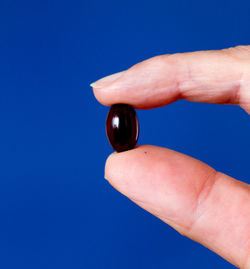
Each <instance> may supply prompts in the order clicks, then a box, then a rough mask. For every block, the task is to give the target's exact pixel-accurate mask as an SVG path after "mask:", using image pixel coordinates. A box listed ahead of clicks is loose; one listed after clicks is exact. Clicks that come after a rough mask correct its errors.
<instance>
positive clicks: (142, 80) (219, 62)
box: [91, 46, 250, 114]
mask: <svg viewBox="0 0 250 269" xmlns="http://www.w3.org/2000/svg"><path fill="white" fill-rule="evenodd" d="M91 86H92V87H93V90H94V94H95V96H96V98H97V99H98V100H99V102H101V103H102V104H104V105H112V104H115V103H126V104H130V105H132V106H133V107H135V108H139V109H147V108H155V107H160V106H164V105H167V104H169V103H172V102H174V101H176V100H178V99H185V100H188V101H194V102H205V103H217V104H237V105H240V106H241V107H242V108H244V109H245V110H246V111H247V112H248V113H249V114H250V90H249V89H250V46H238V47H235V48H230V49H225V50H218V51H215V50H214V51H200V52H191V53H177V54H171V55H168V54H167V55H162V56H155V57H153V58H150V59H148V60H145V61H143V62H141V63H138V64H136V65H134V66H132V67H131V68H129V69H127V70H125V71H124V72H119V73H116V74H113V75H111V76H109V77H105V78H104V79H101V80H98V81H97V82H95V83H92V84H91Z"/></svg>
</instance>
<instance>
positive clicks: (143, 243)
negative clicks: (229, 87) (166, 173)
mask: <svg viewBox="0 0 250 269" xmlns="http://www.w3.org/2000/svg"><path fill="white" fill-rule="evenodd" d="M249 14H250V2H249V1H229V0H221V1H218V0H210V1H199V0H189V1H184V0H182V1H181V0H175V1H174V0H172V1H170V0H167V1H164V0H162V1H159V0H155V1H147V0H140V1H137V0H127V1H119V0H116V1H111V0H107V1H97V0H89V1H86V0H82V1H76V0H71V1H63V0H60V1H59V0H52V1H49V0H39V1H27V0H23V1H14V0H13V1H12V0H2V1H1V2H0V124H1V132H0V268H4V269H5V268H25V269H29V268H32V269H34V268H53V269H54V268H60V269H61V268H74V269H78V268H87V269H94V268H98V269H102V268H105V269H106V268H109V269H117V268H119V269H123V268H124V269H125V268H126V269H127V268H131V269H135V268H143V269H147V268H154V269H161V268H164V269H165V268H203V269H205V268H228V269H229V268H234V266H232V265H230V264H229V263H228V262H226V261H224V260H223V259H222V258H220V257H219V256H217V255H216V254H214V253H212V252H211V251H210V250H208V249H206V248H204V247H203V246H201V245H199V244H197V243H195V242H192V241H191V240H189V239H187V238H184V237H182V236H181V235H179V234H178V233H177V232H175V231H174V230H173V229H172V228H170V227H168V226H167V225H165V224H164V223H163V222H161V221H160V220H158V219H157V218H155V217H153V216H152V215H150V214H149V213H147V212H145V211H144V210H142V209H140V208H139V207H137V206H136V205H134V204H133V203H132V202H131V201H129V200H128V199H127V198H125V197H124V196H122V195H120V194H119V193H118V192H117V191H116V190H114V189H113V188H112V187H111V186H110V185H109V184H108V183H107V181H105V180H104V178H103V173H104V163H105V160H106V157H107V156H108V155H109V154H110V153H111V152H112V149H111V147H110V145H109V144H108V142H107V139H106V135H105V118H106V114H107V112H108V108H107V107H104V106H102V105H100V104H99V103H98V102H97V101H96V100H95V98H94V96H93V93H92V89H91V88H90V87H89V84H90V83H91V82H93V81H95V80H96V79H99V78H101V77H103V76H105V75H109V74H111V73H115V72H118V71H121V70H124V69H126V68H129V67H130V66H131V65H133V64H135V63H137V62H139V61H142V60H145V59H147V58H149V57H152V56H155V55H160V54H165V53H175V52H186V51H195V50H206V49H221V48H226V47H230V46H234V45H237V44H241V45H243V44H250V35H249V26H250V16H249ZM138 115H139V119H140V125H141V134H140V139H139V144H154V145H160V146H165V147H169V148H171V149H174V150H177V151H180V152H183V153H186V154H189V155H191V156H193V157H196V158H198V159H200V160H202V161H204V162H207V163H208V164H210V165H211V166H213V167H214V168H216V169H218V170H220V171H222V172H224V173H227V174H229V175H231V176H233V177H236V178H238V179H240V180H243V181H245V182H247V180H248V183H249V180H250V175H249V150H250V141H249V133H250V124H249V123H250V121H249V117H248V115H247V114H246V113H245V112H244V111H243V110H241V109H240V108H238V107H234V106H218V105H211V104H198V103H189V102H186V101H179V102H177V103H175V104H171V105H170V106H167V107H164V108H158V109H155V110H147V111H146V110H144V111H143V110H140V111H138Z"/></svg>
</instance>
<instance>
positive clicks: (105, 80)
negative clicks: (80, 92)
mask: <svg viewBox="0 0 250 269" xmlns="http://www.w3.org/2000/svg"><path fill="white" fill-rule="evenodd" d="M123 72H124V71H122V72H118V73H115V74H112V75H110V76H107V77H104V78H102V79H99V80H97V81H95V82H93V83H91V84H90V86H91V87H93V88H95V89H96V88H102V87H104V86H107V85H108V84H110V83H112V82H113V81H115V80H116V79H118V78H119V77H120V76H121V75H122V74H123Z"/></svg>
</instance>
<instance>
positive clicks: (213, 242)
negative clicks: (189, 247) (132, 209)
mask: <svg viewBox="0 0 250 269" xmlns="http://www.w3.org/2000/svg"><path fill="white" fill-rule="evenodd" d="M92 87H93V89H94V94H95V96H96V98H97V99H98V100H99V101H100V102H101V103H102V104H104V105H111V104H114V103H127V104H131V105H132V106H134V107H135V108H141V109H147V108H154V107H159V106H163V105H167V104H169V103H171V102H174V101H176V100H178V99H181V98H182V99H186V100H189V101H194V102H209V103H218V104H238V105H240V106H241V107H242V108H244V109H245V110H246V111H247V112H248V113H249V114H250V46H245V47H243V46H239V47H235V48H230V49H226V50H221V51H201V52H193V53H183V54H173V55H163V56H156V57H153V58H151V59H149V60H146V61H144V62H141V63H138V64H136V65H134V66H132V67H131V68H130V69H128V70H126V71H125V72H122V73H117V74H114V75H112V76H110V77H106V78H104V79H102V80H99V81H97V82H95V83H93V84H92ZM105 178H106V179H107V180H108V181H109V182H110V183H111V184H112V185H113V186H114V187H115V188H116V189H118V190H119V191H120V192H121V193H123V194H124V195H126V196H127V197H128V198H130V199H131V200H132V201H134V202H135V203H136V204H138V205H140V206H141V207H143V208H144V209H146V210H147V211H149V212H151V213H152V214H154V215H155V216H157V217H159V218H160V219H162V220H163V221H164V222H166V223H167V224H169V225H171V226H172V227H173V228H175V229H176V230H177V231H179V232H180V233H181V234H183V235H185V236H187V237H189V238H191V239H193V240H195V241H197V242H200V243H201V244H203V245H204V246H206V247H208V248H209V249H211V250H213V251H214V252H216V253H218V254H219V255H221V256H222V257H224V258H225V259H226V260H228V261H229V262H231V263H232V264H234V265H236V266H238V267H240V268H244V269H250V186H249V185H248V184H245V183H243V182H240V181H237V180H236V179H233V178H231V177H229V176H227V175H225V174H222V173H219V172H216V171H215V170H214V169H212V168H211V167H209V166H207V165H206V164H204V163H202V162H200V161H198V160H195V159H193V158H191V157H188V156H186V155H183V154H180V153H177V152H174V151H172V150H169V149H164V148H160V147H155V146H148V145H144V146H138V147H136V148H135V149H133V150H130V151H126V152H122V153H113V154H111V155H110V157H109V158H108V160H107V162H106V167H105Z"/></svg>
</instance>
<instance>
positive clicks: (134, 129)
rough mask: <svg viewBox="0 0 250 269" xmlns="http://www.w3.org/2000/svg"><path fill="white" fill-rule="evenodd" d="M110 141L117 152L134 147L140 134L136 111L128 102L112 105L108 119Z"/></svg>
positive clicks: (107, 130) (107, 127)
mask: <svg viewBox="0 0 250 269" xmlns="http://www.w3.org/2000/svg"><path fill="white" fill-rule="evenodd" d="M106 132H107V136H108V140H109V143H110V144H111V146H112V147H113V149H114V150H115V151H117V152H121V151H126V150H129V149H132V148H134V146H135V145H136V143H137V140H138V135H139V124H138V119H137V116H136V112H135V110H134V109H133V107H132V106H130V105H126V104H115V105H112V106H111V108H110V110H109V113H108V116H107V120H106Z"/></svg>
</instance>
